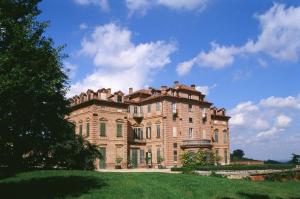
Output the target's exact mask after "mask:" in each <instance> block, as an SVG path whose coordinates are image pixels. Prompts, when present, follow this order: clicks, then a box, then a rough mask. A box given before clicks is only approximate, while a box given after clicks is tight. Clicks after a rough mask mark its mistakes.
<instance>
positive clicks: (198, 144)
mask: <svg viewBox="0 0 300 199" xmlns="http://www.w3.org/2000/svg"><path fill="white" fill-rule="evenodd" d="M180 147H181V148H202V147H203V148H210V147H212V142H211V140H207V139H202V140H183V141H182V144H181V145H180Z"/></svg>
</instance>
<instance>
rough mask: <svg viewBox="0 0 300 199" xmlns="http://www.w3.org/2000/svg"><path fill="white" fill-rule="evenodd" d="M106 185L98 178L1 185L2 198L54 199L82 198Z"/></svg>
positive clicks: (32, 180) (46, 179)
mask: <svg viewBox="0 0 300 199" xmlns="http://www.w3.org/2000/svg"><path fill="white" fill-rule="evenodd" d="M103 186H106V184H105V183H104V182H103V181H102V180H101V179H100V178H96V177H81V176H66V177H64V176H56V177H43V178H32V179H28V180H21V181H14V182H2V183H0V196H1V198H30V199H37V198H39V199H50V198H51V199H52V198H63V197H67V196H69V197H70V196H73V197H76V196H80V195H82V194H84V193H87V192H88V191H90V190H91V189H95V188H97V189H100V188H101V187H103Z"/></svg>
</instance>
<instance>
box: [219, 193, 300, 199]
mask: <svg viewBox="0 0 300 199" xmlns="http://www.w3.org/2000/svg"><path fill="white" fill-rule="evenodd" d="M238 195H239V198H240V197H243V198H246V199H271V197H270V196H268V195H265V194H256V193H244V192H239V193H238ZM221 199H235V198H231V197H223V198H221ZM276 199H300V197H289V198H281V197H277V198H276Z"/></svg>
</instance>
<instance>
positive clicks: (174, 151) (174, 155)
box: [173, 143, 177, 162]
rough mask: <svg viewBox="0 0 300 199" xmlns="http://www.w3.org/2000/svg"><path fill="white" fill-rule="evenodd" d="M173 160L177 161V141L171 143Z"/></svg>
mask: <svg viewBox="0 0 300 199" xmlns="http://www.w3.org/2000/svg"><path fill="white" fill-rule="evenodd" d="M173 160H174V162H177V143H173Z"/></svg>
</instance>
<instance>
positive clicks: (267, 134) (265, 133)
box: [256, 127, 284, 138]
mask: <svg viewBox="0 0 300 199" xmlns="http://www.w3.org/2000/svg"><path fill="white" fill-rule="evenodd" d="M282 131H284V129H279V128H276V127H273V128H271V129H268V130H266V131H261V132H259V133H258V134H257V135H256V137H257V138H261V137H271V136H273V135H275V134H277V133H280V132H282Z"/></svg>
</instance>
